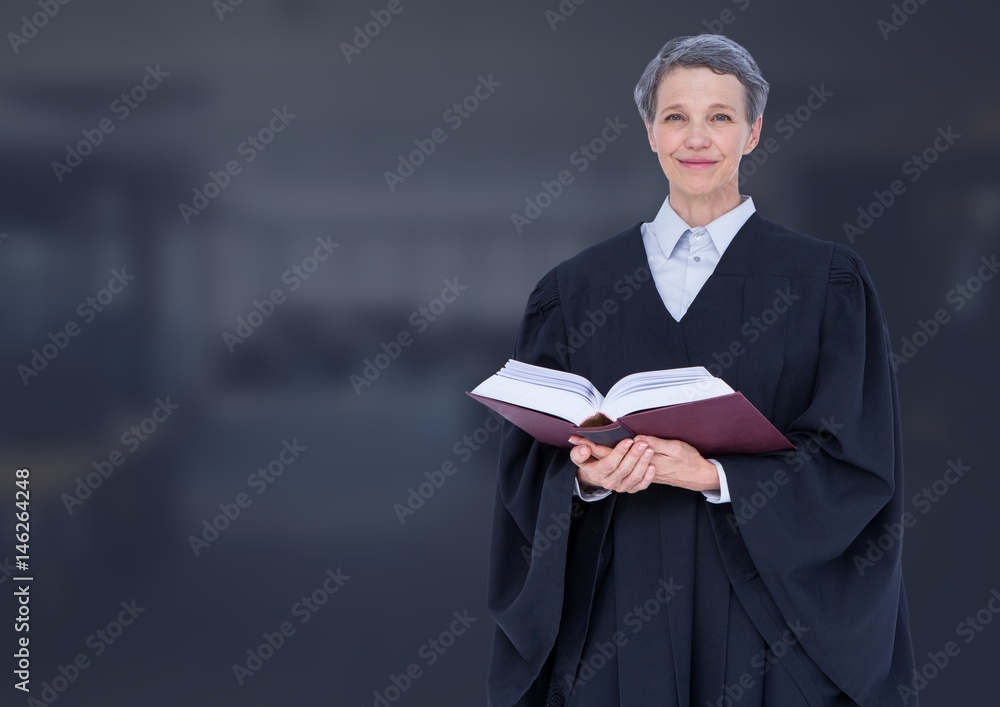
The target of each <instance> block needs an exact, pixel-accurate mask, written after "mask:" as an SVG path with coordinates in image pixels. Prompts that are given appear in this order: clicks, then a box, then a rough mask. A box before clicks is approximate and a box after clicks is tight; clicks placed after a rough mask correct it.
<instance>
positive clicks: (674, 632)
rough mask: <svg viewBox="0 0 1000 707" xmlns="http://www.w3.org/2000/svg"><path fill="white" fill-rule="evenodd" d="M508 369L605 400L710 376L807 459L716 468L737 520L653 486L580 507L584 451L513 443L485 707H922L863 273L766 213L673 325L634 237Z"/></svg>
mask: <svg viewBox="0 0 1000 707" xmlns="http://www.w3.org/2000/svg"><path fill="white" fill-rule="evenodd" d="M588 323H589V324H588ZM513 358H515V359H517V360H519V361H524V362H527V363H533V364H537V365H541V366H548V367H551V368H558V369H562V370H566V371H572V372H574V373H578V374H580V375H582V376H585V377H586V378H588V379H589V380H591V381H592V382H593V383H594V384H595V386H596V387H597V388H598V390H602V391H607V390H608V389H609V388H610V387H611V385H612V384H613V383H615V382H616V381H618V380H619V379H620V378H622V377H623V376H625V375H627V374H629V373H634V372H637V371H644V370H654V369H663V368H674V367H681V366H693V365H702V366H705V367H706V368H707V369H708V370H709V371H710V372H712V373H713V374H714V375H717V376H719V377H720V378H722V379H723V380H725V381H726V382H727V383H728V384H729V385H730V386H732V388H733V389H734V390H738V391H740V392H741V393H743V395H744V396H745V397H746V398H747V399H748V400H749V401H750V402H752V403H753V404H754V405H755V406H756V407H757V409H758V410H760V411H761V413H763V415H764V416H765V417H767V418H768V419H769V420H770V421H771V422H772V423H773V424H774V425H775V426H776V427H777V428H778V429H779V430H780V431H781V432H782V433H784V434H785V435H786V436H787V437H788V439H789V440H791V441H792V442H793V443H794V444H795V445H796V447H797V449H796V451H795V452H775V453H770V454H762V455H753V456H751V455H741V454H730V455H726V454H723V455H716V456H715V458H716V459H717V460H718V461H720V462H721V463H722V465H723V468H724V469H725V472H726V478H727V480H728V485H729V490H730V495H731V497H732V504H712V503H709V502H707V501H706V499H705V498H704V496H703V495H702V494H701V493H698V492H693V491H689V490H685V489H679V488H675V487H671V486H667V485H661V484H654V485H651V486H650V487H649V488H648V489H646V490H644V491H641V492H638V493H635V494H618V493H614V494H612V495H611V496H609V497H608V498H605V499H603V500H600V501H596V502H592V503H585V502H582V501H581V500H580V499H578V498H576V497H575V496H574V494H573V482H574V478H575V474H576V467H575V465H574V464H573V462H572V461H571V460H570V459H569V450H568V449H566V448H560V447H554V446H551V445H547V444H543V443H541V442H538V441H536V440H534V439H533V438H531V437H530V436H529V435H528V434H527V433H525V432H523V431H522V430H520V429H518V428H517V427H514V426H513V425H511V424H510V423H505V424H504V429H503V432H502V435H501V444H500V453H499V466H498V475H497V487H496V495H495V504H494V510H493V520H492V535H491V549H490V568H489V586H488V605H489V610H490V613H491V615H492V617H493V619H494V621H495V622H496V629H495V633H494V641H493V648H492V655H491V662H490V671H489V679H488V688H487V692H488V699H489V704H490V705H491V706H492V707H511V706H515V705H523V706H524V707H531V706H533V705H562V704H568V705H569V707H577V706H580V707H584V706H587V705H600V706H601V707H613V706H614V705H623V706H624V707H645V706H646V705H670V706H684V707H686V706H688V705H691V706H697V707H702V706H703V705H719V706H720V707H725V705H738V706H739V707H751V706H756V705H768V707H793V706H794V705H800V704H801V705H827V704H837V705H840V704H844V705H850V704H854V703H857V704H860V705H864V706H865V707H868V706H869V705H890V704H891V705H899V704H900V703H902V704H904V705H916V704H917V699H916V697H913V696H912V695H909V696H908V699H901V695H900V693H899V692H898V689H899V688H898V686H900V685H909V684H910V682H911V680H912V676H913V673H912V671H913V668H914V660H913V651H912V646H911V641H910V631H909V620H908V615H907V607H906V597H905V593H904V588H903V581H902V570H901V564H900V557H901V549H902V542H901V538H900V533H899V532H898V531H900V530H901V529H902V524H901V520H902V517H901V516H902V512H903V495H902V493H903V476H902V474H903V459H902V443H901V431H900V420H899V404H898V398H897V388H896V379H895V371H894V368H893V365H892V358H891V350H890V342H889V334H888V331H887V328H886V324H885V320H884V315H883V312H882V309H881V305H880V304H879V302H878V299H877V297H876V293H875V289H874V287H873V285H872V282H871V279H870V276H869V274H868V271H867V270H866V268H865V266H864V264H863V262H862V261H861V259H860V258H859V256H858V255H857V253H856V252H855V251H854V250H852V249H851V248H849V247H847V246H845V245H843V244H839V243H833V242H828V241H822V240H818V239H815V238H812V237H810V236H807V235H805V234H801V233H798V232H795V231H792V230H790V229H787V228H785V227H783V226H780V225H779V224H776V223H774V222H771V221H769V220H767V219H765V218H763V217H761V216H760V215H759V214H757V213H754V214H753V215H752V216H751V217H750V218H749V219H748V220H747V221H746V223H745V224H744V225H743V226H742V228H741V229H740V230H739V232H738V233H737V234H736V236H735V238H734V240H733V241H732V243H731V244H730V245H729V247H728V248H727V249H726V251H725V253H724V254H723V255H722V257H721V259H720V261H719V263H718V265H717V266H716V269H715V271H714V272H713V274H712V275H711V277H710V278H709V279H708V281H707V282H706V283H705V285H704V286H703V288H702V289H701V291H700V292H699V293H698V295H697V297H696V298H695V299H694V301H693V302H692V304H691V305H690V307H689V309H688V310H687V312H686V313H685V315H684V316H683V317H682V319H681V321H680V322H677V321H676V320H674V319H673V317H672V316H671V315H670V313H669V312H668V311H667V309H666V308H665V307H664V305H663V301H662V299H661V297H660V295H659V293H658V292H657V289H656V285H655V283H654V281H653V280H652V278H651V275H650V263H649V261H648V259H647V256H646V252H645V248H644V246H643V243H642V235H641V231H640V224H638V223H637V224H635V225H634V226H632V227H631V228H629V229H627V230H625V231H623V232H622V233H620V234H618V235H616V236H614V237H612V238H609V239H607V240H605V241H603V242H600V243H598V244H596V245H594V246H591V247H589V248H587V249H585V250H583V251H582V252H580V253H579V254H577V255H576V256H574V257H572V258H570V259H568V260H566V261H564V262H562V263H560V264H559V265H557V266H556V267H554V268H553V269H551V270H550V271H549V272H547V273H546V274H545V275H544V276H543V277H542V279H541V280H540V281H539V282H538V284H537V286H536V287H535V289H534V290H533V291H532V292H531V294H530V296H529V298H528V303H527V307H526V311H525V313H524V317H523V320H522V323H521V326H520V330H519V333H518V336H517V341H516V344H515V347H514V354H513ZM873 548H877V551H873Z"/></svg>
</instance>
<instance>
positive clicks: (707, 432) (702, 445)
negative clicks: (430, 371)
mask: <svg viewBox="0 0 1000 707" xmlns="http://www.w3.org/2000/svg"><path fill="white" fill-rule="evenodd" d="M466 395H468V396H469V397H471V398H473V399H475V400H478V401H479V402H481V403H482V404H483V405H485V406H486V407H488V408H490V409H491V410H495V411H496V412H497V413H499V414H500V415H501V416H502V417H503V418H504V419H506V420H508V421H509V422H511V423H512V424H514V425H516V426H518V427H520V428H521V429H522V430H524V431H525V432H527V433H528V434H530V435H531V436H532V437H534V438H535V439H537V440H538V441H540V442H544V443H546V444H552V445H555V446H557V447H572V446H573V445H572V444H570V442H569V437H570V435H579V436H581V437H586V438H587V439H589V440H591V441H592V442H595V443H597V444H601V445H604V446H608V447H610V446H614V445H615V444H616V443H617V442H619V441H620V440H623V439H625V438H626V437H634V436H635V435H638V434H647V435H651V436H653V437H660V438H662V439H679V440H683V441H684V442H687V443H688V444H690V445H691V446H692V447H694V448H695V449H697V450H698V452H699V453H700V454H701V455H702V456H703V457H711V456H713V455H715V454H763V453H765V452H776V451H785V450H787V451H791V450H794V449H795V445H794V444H792V443H791V442H790V441H789V440H788V439H787V438H786V437H785V436H784V435H783V434H781V432H779V431H778V429H777V428H776V427H775V426H774V425H772V424H771V423H770V422H769V421H768V419H767V418H766V417H764V416H763V415H761V414H760V411H758V410H757V408H755V407H754V406H753V405H752V404H751V403H750V401H749V400H747V399H746V398H744V397H743V394H742V393H730V394H729V395H721V396H719V397H716V398H707V399H705V400H695V401H694V402H689V403H678V404H677V405H668V406H666V407H661V408H654V409H652V410H642V411H640V412H633V413H629V414H628V415H623V416H622V417H621V418H619V419H618V420H616V421H615V422H612V423H611V424H609V425H601V426H598V427H589V426H588V427H580V426H577V425H574V424H573V423H572V422H568V421H567V420H563V419H561V418H558V417H554V416H553V415H549V414H547V413H544V412H539V411H537V410H531V409H529V408H524V407H521V406H519V405H512V404H511V403H505V402H501V401H499V400H494V399H493V398H487V397H485V396H483V395H476V394H475V393H470V392H468V391H466Z"/></svg>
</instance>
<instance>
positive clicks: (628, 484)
mask: <svg viewBox="0 0 1000 707" xmlns="http://www.w3.org/2000/svg"><path fill="white" fill-rule="evenodd" d="M652 461H653V449H652V447H647V448H646V451H644V452H643V453H642V455H641V456H640V457H639V459H638V461H637V462H636V463H635V466H634V467H632V471H630V472H629V473H628V475H627V476H626V477H625V478H624V479H623V480H622V487H623V490H624V491H625V492H626V493H635V492H636V491H642V490H643V489H645V488H646V487H647V486H649V482H648V481H646V478H647V477H649V481H652V478H653V474H652V473H650V471H649V470H650V467H652V463H651V462H652ZM655 470H656V469H655V467H653V471H654V472H655ZM643 482H646V483H645V484H643Z"/></svg>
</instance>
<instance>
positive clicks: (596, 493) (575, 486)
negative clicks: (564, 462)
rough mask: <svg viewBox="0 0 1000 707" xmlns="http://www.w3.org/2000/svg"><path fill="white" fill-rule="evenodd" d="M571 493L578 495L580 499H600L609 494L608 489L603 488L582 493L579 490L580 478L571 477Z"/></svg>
mask: <svg viewBox="0 0 1000 707" xmlns="http://www.w3.org/2000/svg"><path fill="white" fill-rule="evenodd" d="M573 495H574V496H579V497H580V500H581V501H588V502H589V501H600V500H601V499H602V498H607V497H608V496H610V495H611V490H610V489H604V490H603V491H594V492H593V493H584V492H583V491H581V490H580V480H579V479H576V478H574V479H573Z"/></svg>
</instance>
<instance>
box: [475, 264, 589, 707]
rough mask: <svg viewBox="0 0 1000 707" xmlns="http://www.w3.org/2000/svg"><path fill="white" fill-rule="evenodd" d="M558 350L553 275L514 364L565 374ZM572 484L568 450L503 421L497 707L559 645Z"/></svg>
mask: <svg viewBox="0 0 1000 707" xmlns="http://www.w3.org/2000/svg"><path fill="white" fill-rule="evenodd" d="M560 344H561V345H562V346H565V344H566V337H565V327H564V324H563V316H562V311H561V308H560V305H559V290H558V284H557V277H556V270H555V268H553V269H552V270H551V271H549V272H548V273H547V274H546V275H545V276H544V277H543V278H542V279H541V280H540V281H539V283H538V285H537V286H536V287H535V289H534V290H533V291H532V293H531V295H530V296H529V298H528V304H527V307H526V310H525V313H524V318H523V320H522V322H521V327H520V331H519V333H518V336H517V342H516V344H515V347H514V356H513V357H514V358H515V359H516V360H518V361H523V362H525V363H532V364H536V365H539V366H546V367H549V368H556V369H560V370H566V365H565V364H564V363H563V359H562V358H561V357H560V355H559V353H560V350H561V351H563V352H565V351H566V349H564V348H563V349H560V347H559V345H560ZM575 480H576V467H575V465H574V464H573V462H572V461H571V460H570V458H569V449H566V448H561V447H555V446H552V445H548V444H544V443H542V442H538V441H537V440H535V439H534V438H533V437H531V436H530V435H529V434H527V433H526V432H524V431H522V430H521V429H519V428H517V427H515V426H514V425H512V424H510V423H509V422H506V421H505V422H504V424H503V432H502V434H501V440H500V453H499V464H498V469H497V485H496V495H495V502H494V509H493V521H492V530H491V543H490V544H491V546H490V565H489V584H488V606H489V611H490V614H491V615H492V617H493V619H494V621H495V622H496V630H495V632H494V641H493V652H492V656H491V661H490V671H489V679H488V688H487V691H488V696H489V703H490V705H492V706H494V707H500V706H504V707H509V706H510V705H514V704H516V703H517V702H518V701H519V700H520V699H521V697H522V696H523V695H524V693H525V691H526V690H527V689H528V688H529V687H530V686H531V684H532V683H533V682H534V681H535V679H536V678H537V677H538V675H539V673H540V671H541V669H542V666H543V665H544V663H545V661H546V659H547V658H548V656H549V653H550V651H551V649H552V647H553V645H554V644H555V639H556V635H557V633H558V630H559V621H560V614H561V611H562V603H563V590H564V583H565V569H566V555H567V540H568V535H569V527H570V523H571V514H570V512H571V504H572V502H573V488H574V482H575ZM545 687H547V686H545Z"/></svg>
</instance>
